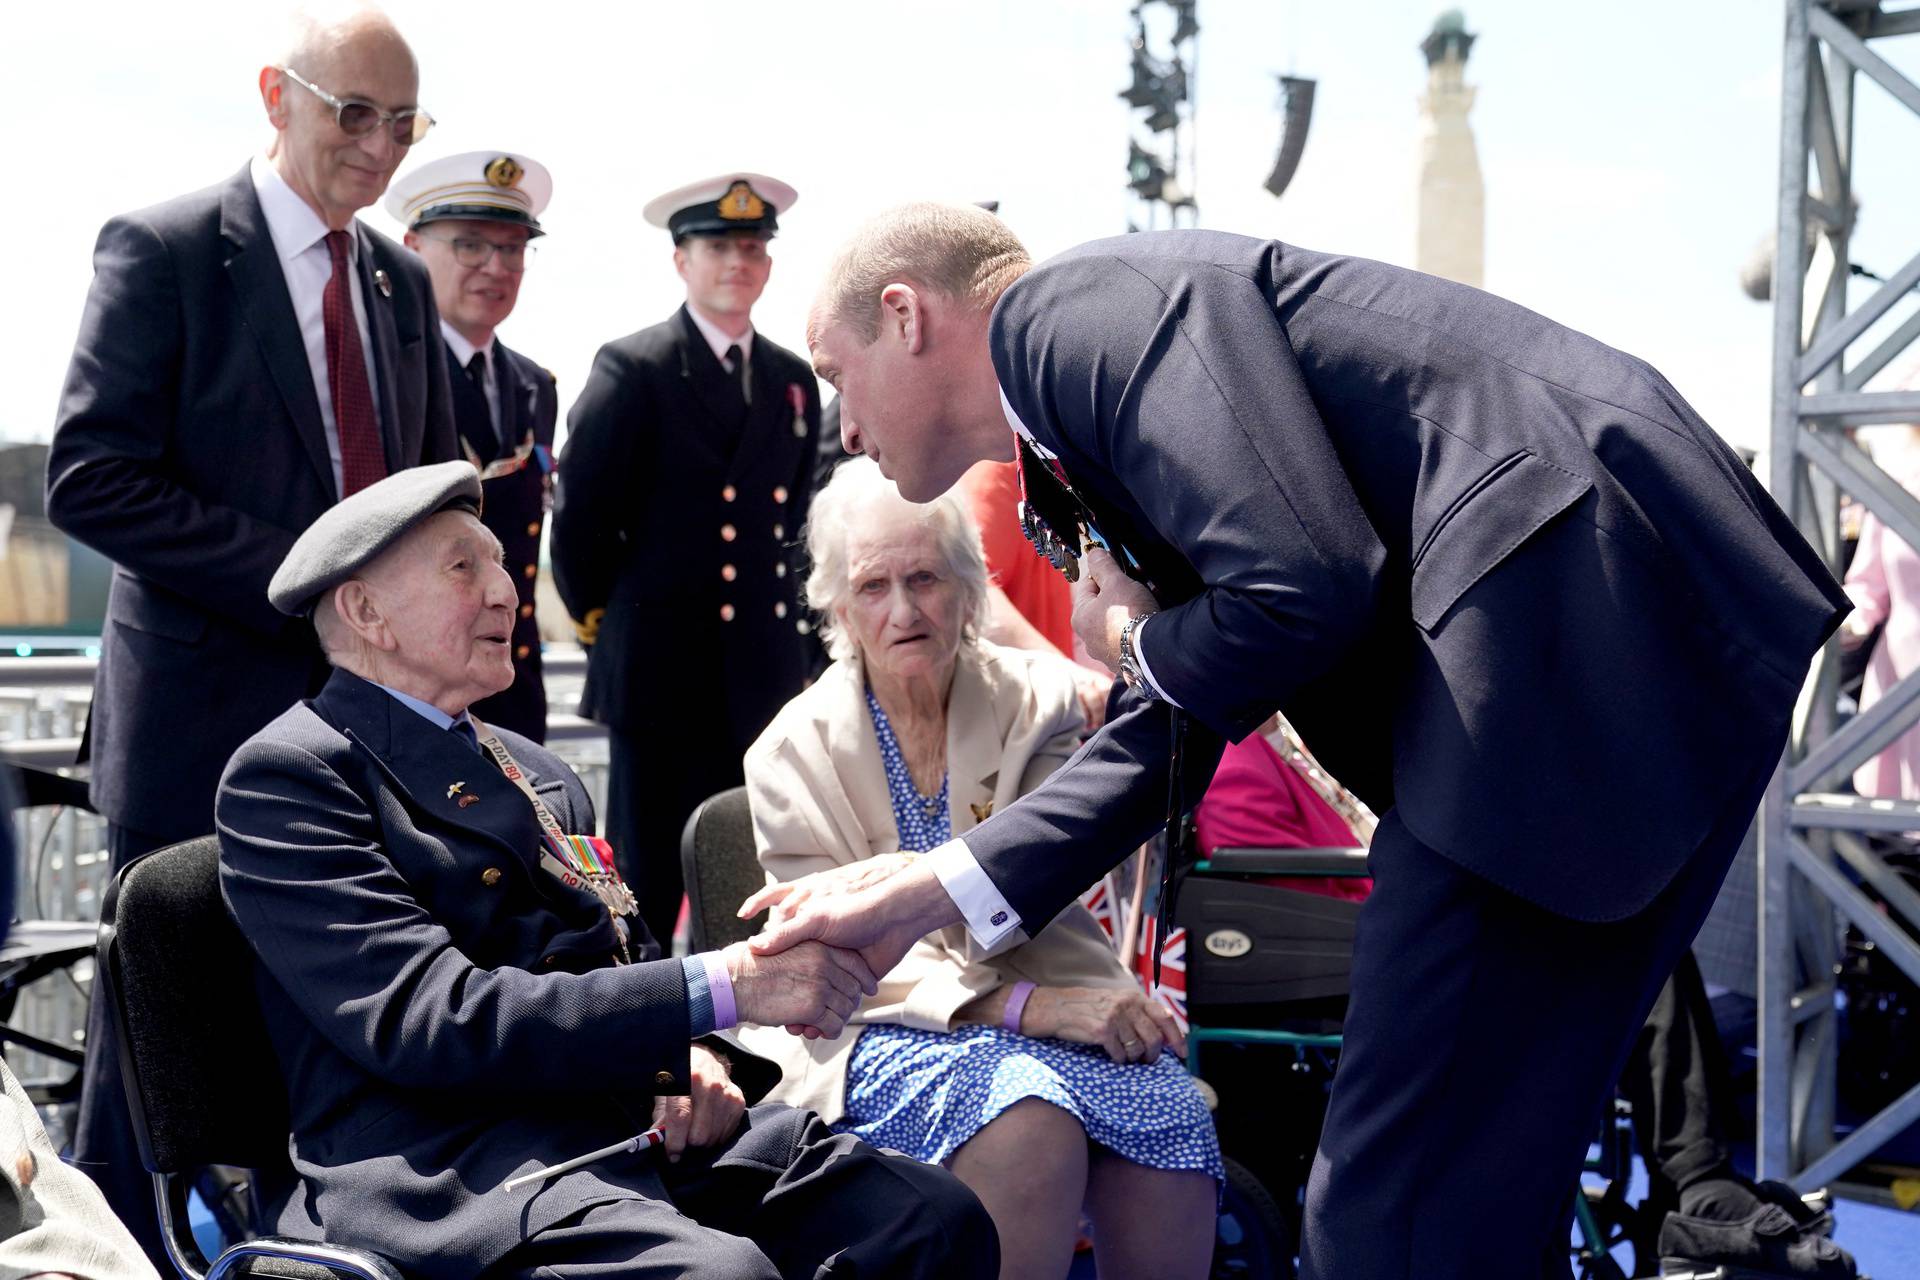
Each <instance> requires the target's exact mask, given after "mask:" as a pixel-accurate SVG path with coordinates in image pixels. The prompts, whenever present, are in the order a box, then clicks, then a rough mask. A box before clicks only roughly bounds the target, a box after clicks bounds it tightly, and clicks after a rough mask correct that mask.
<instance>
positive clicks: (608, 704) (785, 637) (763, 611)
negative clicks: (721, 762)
mask: <svg viewBox="0 0 1920 1280" xmlns="http://www.w3.org/2000/svg"><path fill="white" fill-rule="evenodd" d="M749 364H750V366H751V368H752V374H753V403H752V406H751V407H748V406H746V405H744V404H742V403H741V400H740V396H739V392H738V390H737V389H736V388H735V387H734V386H733V385H732V384H731V377H732V375H730V374H728V373H727V371H726V368H725V366H724V365H722V364H721V363H720V361H719V360H718V359H717V358H716V357H715V356H714V354H713V348H712V347H710V346H708V345H707V340H706V338H705V337H703V336H702V335H701V333H700V330H699V329H698V328H697V327H696V326H695V325H694V322H693V317H692V316H691V315H690V314H688V312H687V309H686V308H685V307H682V308H681V309H680V310H679V311H678V312H676V313H675V314H674V315H673V316H672V317H671V318H670V319H668V320H666V321H664V322H662V323H660V324H657V325H654V326H652V327H651V328H648V329H642V330H641V331H640V332H638V333H634V334H629V335H628V336H627V337H624V338H621V339H619V340H617V341H614V342H609V343H608V344H607V345H606V346H604V347H602V348H600V351H599V354H598V355H596V356H595V357H594V361H593V371H592V372H591V373H590V374H588V375H587V382H586V385H585V386H584V387H583V388H581V391H580V398H579V399H578V400H576V401H574V404H573V408H572V409H571V410H570V411H569V412H568V415H567V447H566V451H565V453H564V454H562V456H561V459H560V476H559V481H558V485H557V488H556V489H555V494H554V508H553V574H554V585H555V586H556V587H557V588H559V591H560V598H561V599H562V600H563V601H565V602H566V606H567V609H568V611H569V612H570V613H572V615H573V616H574V617H575V618H578V619H584V618H585V617H586V616H587V614H588V613H590V612H591V611H593V610H595V609H604V610H606V614H605V616H604V617H603V618H602V619H601V621H600V628H599V637H598V639H597V641H596V642H595V643H594V645H593V648H592V650H591V651H590V653H589V655H588V658H587V683H586V688H585V690H584V692H583V693H582V694H581V702H580V714H581V715H584V716H588V717H590V718H592V719H595V720H598V721H600V722H601V723H602V724H605V725H609V726H611V727H612V728H614V729H615V730H617V731H620V732H623V733H626V734H629V735H632V736H634V737H635V738H646V739H652V740H657V741H658V742H659V743H661V744H662V749H663V750H675V749H677V748H678V746H679V744H680V740H681V735H682V734H683V733H684V731H685V726H686V724H687V722H688V721H689V719H690V718H698V719H699V720H700V721H701V722H706V721H709V720H713V719H715V718H716V717H717V718H718V719H719V721H720V723H721V726H722V728H723V730H724V732H723V733H722V735H721V737H722V738H723V739H724V740H725V741H727V742H730V743H731V744H732V747H731V751H730V755H731V760H730V763H729V764H728V767H729V768H730V769H732V770H733V773H734V778H735V780H736V781H737V780H738V776H739V774H738V769H739V763H740V762H739V757H740V756H741V755H742V754H743V753H744V752H745V751H746V749H747V747H748V746H749V745H751V744H752V742H753V740H754V739H755V738H756V737H758V736H759V734H760V731H761V730H762V729H764V728H766V726H767V722H768V721H769V720H771V719H773V714H774V712H776V711H778V710H779V709H780V708H781V707H783V706H785V705H786V703H787V699H789V698H791V697H792V696H793V695H794V694H796V693H798V692H800V689H801V686H802V685H804V684H805V683H806V679H807V675H808V673H809V671H810V670H811V662H812V656H813V654H812V650H813V644H812V641H811V640H810V639H809V638H808V632H809V631H810V630H811V624H810V623H809V622H808V620H807V617H806V611H805V610H804V609H803V608H801V606H800V590H799V586H800V583H799V575H798V574H797V573H795V572H793V564H792V558H791V547H792V546H793V545H794V544H795V543H797V542H798V541H799V539H800V530H801V527H802V526H803V525H804V524H805V523H806V518H807V506H808V503H809V502H810V500H811V499H812V496H813V465H814V448H815V440H816V438H817V437H818V434H819V431H820V390H819V385H820V384H819V383H818V381H816V380H815V378H814V376H813V370H812V368H810V367H809V366H808V364H807V362H806V361H804V360H802V359H801V358H800V357H799V356H797V355H795V354H794V353H793V352H791V351H788V350H786V349H785V348H784V347H781V346H779V345H777V344H775V343H774V342H773V341H772V340H771V339H769V338H768V337H767V336H766V335H765V334H764V333H756V334H755V335H754V339H753V354H752V356H751V357H749ZM796 394H797V396H798V397H799V407H800V411H799V413H797V414H796V413H795V411H794V399H793V398H794V396H795V395H796ZM721 785H726V784H725V783H722V784H721Z"/></svg>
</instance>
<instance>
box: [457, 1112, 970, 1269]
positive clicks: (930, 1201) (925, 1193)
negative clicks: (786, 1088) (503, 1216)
mask: <svg viewBox="0 0 1920 1280" xmlns="http://www.w3.org/2000/svg"><path fill="white" fill-rule="evenodd" d="M653 1158H655V1159H657V1158H658V1153H657V1152H656V1153H655V1155H654V1157H653ZM660 1170H661V1176H660V1181H661V1183H662V1184H663V1189H664V1192H665V1195H664V1196H663V1197H662V1198H660V1199H643V1198H637V1197H636V1198H632V1199H622V1200H612V1201H606V1202H603V1203H599V1204H595V1205H591V1206H589V1207H588V1208H586V1209H583V1210H581V1211H580V1212H579V1213H576V1214H574V1215H573V1216H572V1217H569V1218H565V1219H562V1220H561V1221H560V1222H559V1223H557V1224H555V1225H554V1226H552V1227H549V1228H548V1229H547V1230H545V1231H542V1232H541V1233H540V1234H539V1235H537V1236H535V1237H533V1238H532V1239H530V1240H528V1241H526V1242H525V1243H524V1244H521V1245H519V1246H518V1247H516V1248H515V1249H514V1250H513V1251H512V1252H511V1253H509V1254H508V1255H507V1256H506V1257H505V1258H503V1259H501V1261H500V1262H499V1263H497V1264H496V1265H495V1266H494V1267H493V1268H491V1269H490V1270H489V1271H488V1272H487V1275H486V1280H595V1278H598V1277H607V1278H608V1280H612V1278H613V1277H616V1276H617V1277H619V1278H620V1280H649V1278H652V1277H658V1278H659V1280H669V1278H671V1280H815V1278H816V1277H818V1278H819V1280H855V1278H859V1280H880V1278H882V1277H884V1278H885V1280H896V1278H897V1280H972V1278H974V1277H978V1278H979V1280H988V1278H989V1277H992V1276H996V1275H997V1274H998V1273H999V1269H1000V1240H999V1236H998V1235H997V1234H996V1233H995V1231H994V1226H993V1219H991V1218H990V1217H988V1216H987V1211H986V1210H985V1209H983V1208H982V1207H981V1206H980V1202H979V1200H977V1199H975V1197H974V1195H973V1193H972V1192H971V1191H969V1190H967V1188H966V1187H965V1186H964V1185H963V1184H962V1183H961V1182H960V1180H959V1179H958V1178H955V1177H954V1176H953V1175H952V1174H950V1173H948V1172H947V1171H946V1170H945V1169H942V1168H940V1167H938V1166H937V1165H926V1164H921V1163H919V1162H918V1161H916V1160H909V1159H908V1158H907V1157H905V1156H902V1155H898V1154H887V1153H884V1152H881V1151H878V1150H876V1149H875V1148H873V1147H870V1146H868V1145H867V1144H866V1143H864V1142H861V1141H859V1140H858V1139H856V1138H854V1137H853V1136H851V1135H850V1134H836V1133H834V1132H832V1131H831V1130H830V1129H828V1128H827V1126H826V1125H825V1124H824V1123H823V1122H822V1121H821V1120H820V1118H819V1117H818V1116H816V1115H814V1114H813V1113H811V1112H804V1111H794V1110H792V1109H791V1108H788V1107H782V1106H761V1107H755V1108H753V1109H752V1110H751V1111H750V1112H749V1113H748V1118H747V1128H746V1130H745V1131H743V1132H742V1133H741V1134H739V1135H737V1136H736V1137H735V1138H734V1140H733V1142H732V1143H730V1144H728V1146H727V1147H725V1148H722V1149H720V1150H719V1151H715V1150H713V1149H707V1150H690V1151H688V1152H687V1153H686V1155H685V1156H684V1157H682V1159H681V1161H680V1163H679V1164H677V1165H670V1164H664V1163H663V1164H662V1165H661V1166H660Z"/></svg>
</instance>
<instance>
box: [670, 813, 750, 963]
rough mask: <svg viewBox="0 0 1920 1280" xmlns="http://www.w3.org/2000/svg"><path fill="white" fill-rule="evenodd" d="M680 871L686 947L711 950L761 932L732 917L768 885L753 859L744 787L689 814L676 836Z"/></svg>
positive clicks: (744, 921)
mask: <svg viewBox="0 0 1920 1280" xmlns="http://www.w3.org/2000/svg"><path fill="white" fill-rule="evenodd" d="M680 873H681V876H682V877H683V878H684V879H685V881H686V886H687V945H688V946H689V948H690V949H692V950H694V951H712V950H714V949H716V948H719V947H724V946H726V945H727V944H728V943H730V942H745V941H746V940H747V939H748V938H751V937H752V936H753V935H754V934H756V933H758V932H759V931H760V926H759V925H757V924H753V923H751V922H749V921H746V920H742V919H740V918H739V917H738V916H737V915H735V914H734V913H735V912H736V911H738V910H739V909H740V904H741V903H742V902H745V901H746V899H747V895H748V894H750V893H752V892H754V891H755V890H756V889H758V888H759V887H760V886H761V885H763V884H765V883H766V882H767V873H766V872H764V871H762V870H761V869H760V862H759V860H758V859H757V858H755V857H754V856H753V815H752V813H751V812H750V811H749V810H748V808H747V789H746V788H745V787H731V788H729V789H727V790H725V791H722V792H719V793H718V794H716V795H712V796H709V797H707V798H706V799H705V800H703V801H701V802H700V807H699V808H698V809H695V810H694V811H693V816H692V817H690V818H688V819H687V826H686V830H685V831H684V832H682V833H681V836H680Z"/></svg>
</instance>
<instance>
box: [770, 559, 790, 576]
mask: <svg viewBox="0 0 1920 1280" xmlns="http://www.w3.org/2000/svg"><path fill="white" fill-rule="evenodd" d="M773 576H774V577H776V578H784V577H786V576H787V565H786V561H784V560H783V561H781V562H780V563H778V564H776V565H774V566H773Z"/></svg>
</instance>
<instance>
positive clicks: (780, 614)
mask: <svg viewBox="0 0 1920 1280" xmlns="http://www.w3.org/2000/svg"><path fill="white" fill-rule="evenodd" d="M773 616H774V617H776V618H784V617H786V616H787V602H786V601H785V600H776V601H774V602H773Z"/></svg>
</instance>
